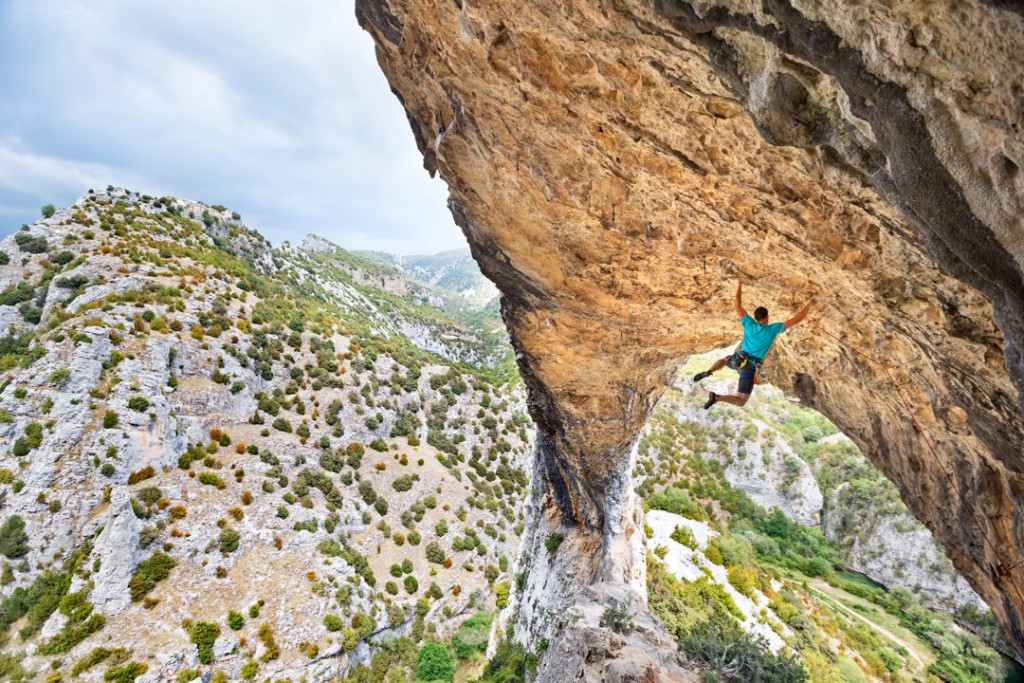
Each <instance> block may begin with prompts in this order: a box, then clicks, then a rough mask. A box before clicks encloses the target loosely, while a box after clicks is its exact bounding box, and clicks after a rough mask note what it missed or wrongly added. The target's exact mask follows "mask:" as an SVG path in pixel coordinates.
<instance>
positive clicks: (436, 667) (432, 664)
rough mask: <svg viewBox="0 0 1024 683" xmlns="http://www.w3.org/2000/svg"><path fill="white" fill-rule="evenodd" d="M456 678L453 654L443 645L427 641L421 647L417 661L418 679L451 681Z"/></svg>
mask: <svg viewBox="0 0 1024 683" xmlns="http://www.w3.org/2000/svg"><path fill="white" fill-rule="evenodd" d="M454 678H455V664H454V662H452V656H451V655H450V654H448V650H446V649H445V648H444V647H443V646H442V645H438V644H437V643H427V644H426V645H424V646H423V647H422V648H421V649H420V654H419V657H418V658H417V661H416V680H418V681H451V680H453V679H454Z"/></svg>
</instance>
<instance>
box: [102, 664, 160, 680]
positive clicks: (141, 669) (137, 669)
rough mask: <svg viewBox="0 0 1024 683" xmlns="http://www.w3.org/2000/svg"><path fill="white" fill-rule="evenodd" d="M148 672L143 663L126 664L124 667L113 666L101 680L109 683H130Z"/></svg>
mask: <svg viewBox="0 0 1024 683" xmlns="http://www.w3.org/2000/svg"><path fill="white" fill-rule="evenodd" d="M147 671H149V665H148V664H146V663H145V662H128V663H127V664H125V665H124V666H113V667H111V668H109V669H107V672H106V673H105V674H103V680H105V681H111V683H132V682H133V681H134V680H135V679H136V678H138V677H139V676H141V675H142V674H144V673H146V672H147Z"/></svg>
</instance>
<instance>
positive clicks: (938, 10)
mask: <svg viewBox="0 0 1024 683" xmlns="http://www.w3.org/2000/svg"><path fill="white" fill-rule="evenodd" d="M357 14H358V16H359V18H360V21H361V23H362V25H363V26H364V27H365V28H366V29H367V30H368V31H369V32H370V34H371V35H372V36H373V38H374V40H375V42H376V45H377V52H378V59H379V62H380V64H381V67H382V69H383V70H384V72H385V74H386V75H387V77H388V79H389V81H390V82H391V85H392V88H393V89H394V91H395V93H396V94H397V96H398V97H399V99H400V100H401V101H402V103H403V105H404V106H405V108H406V110H407V112H408V115H409V120H410V123H411V125H412V129H413V133H414V135H415V137H416V141H417V143H418V145H419V147H420V149H421V150H422V152H423V155H424V162H425V165H426V167H427V169H428V170H429V171H431V172H432V173H433V172H435V171H438V172H440V173H441V176H442V177H443V178H444V180H445V181H446V182H447V183H448V185H449V187H450V189H451V199H450V206H451V209H452V212H453V215H454V216H455V218H456V220H457V221H458V223H459V224H460V225H461V226H462V227H463V230H464V232H465V234H466V236H467V238H468V240H469V243H470V246H471V248H472V250H473V254H474V256H475V258H476V259H477V261H478V262H479V264H480V266H481V268H482V270H483V271H484V273H485V274H486V275H487V276H488V277H490V278H491V279H492V280H493V281H494V282H495V283H496V284H497V285H498V287H499V288H500V289H501V291H502V293H503V295H504V297H503V313H504V317H505V321H506V324H507V325H508V327H509V330H510V333H511V336H512V339H513V342H514V344H515V346H516V348H517V351H518V357H519V362H520V369H521V371H522V373H523V376H524V378H525V380H526V383H527V385H528V388H529V390H530V397H531V412H532V414H533V417H534V419H535V421H536V422H537V425H538V441H537V444H538V445H537V456H538V457H537V465H536V467H537V470H536V475H537V478H536V481H537V482H538V484H539V486H537V487H535V488H536V490H537V493H536V497H535V500H534V501H533V506H534V510H535V513H536V514H535V518H534V528H533V529H532V531H530V532H528V539H527V552H526V558H527V559H526V560H525V562H526V564H527V569H528V570H529V578H528V579H527V582H526V587H525V591H524V594H523V596H522V597H521V600H522V605H523V606H524V608H525V609H521V610H520V620H519V637H523V638H527V637H530V636H534V635H537V634H542V633H546V632H548V630H547V629H548V628H549V626H548V625H549V624H550V623H551V622H550V620H549V619H545V618H543V617H541V618H537V615H538V614H539V612H538V611H537V610H539V609H540V605H541V603H544V602H545V601H547V602H546V605H547V609H549V610H551V612H552V613H554V612H557V611H559V610H560V609H561V608H562V607H563V606H565V605H568V604H571V603H572V602H573V600H574V596H575V595H576V593H577V592H578V591H579V589H580V588H582V587H583V586H585V585H587V584H591V583H594V582H598V581H604V582H617V583H620V584H625V585H627V586H629V585H632V586H642V583H641V580H642V576H643V555H642V552H640V550H641V548H642V543H641V542H640V541H639V540H638V539H637V534H636V530H637V515H636V513H635V505H634V503H633V501H632V500H631V497H632V494H631V493H630V486H629V483H630V471H629V470H630V453H631V451H632V446H633V444H634V443H635V440H636V436H637V434H638V432H639V430H640V429H641V428H642V426H643V424H644V421H645V420H646V418H647V416H648V413H649V412H650V410H651V408H652V406H653V405H654V403H655V402H656V401H657V399H658V398H659V396H660V394H661V391H662V389H663V387H664V386H665V383H666V382H667V381H668V380H669V378H670V377H671V376H672V375H673V373H674V370H675V369H676V367H678V364H679V363H680V361H681V360H682V359H683V358H684V357H685V356H686V355H687V354H690V353H692V352H695V351H704V350H706V349H708V348H713V347H716V346H721V345H724V344H728V343H730V342H733V341H735V339H736V337H737V336H738V333H739V331H738V328H737V326H736V324H735V321H734V320H733V315H732V307H731V303H730V298H731V296H732V293H733V289H734V286H735V280H736V279H737V278H743V279H744V281H745V282H746V283H747V286H748V287H747V299H746V301H747V303H748V306H756V305H759V304H762V305H766V306H767V307H768V308H769V309H770V310H771V311H773V312H774V315H775V316H776V317H780V316H782V315H784V314H785V313H786V312H788V311H791V310H793V309H794V308H795V307H796V306H798V305H800V304H802V303H803V300H804V299H805V298H806V297H808V296H810V295H817V296H818V297H819V298H820V301H821V306H820V307H819V308H817V309H815V311H814V313H813V314H812V315H813V319H814V320H815V321H816V322H817V323H819V324H820V325H821V326H822V327H824V328H827V329H829V330H831V331H832V332H834V333H835V334H836V335H838V336H839V337H840V338H842V340H843V342H844V344H843V345H841V344H840V343H838V342H837V341H836V340H834V339H833V338H831V337H828V336H826V335H825V334H824V333H823V332H822V331H820V330H819V329H816V328H814V327H811V326H809V325H805V326H802V327H800V328H797V330H794V331H793V332H791V333H790V334H788V335H786V337H785V338H784V339H783V341H781V342H780V343H779V344H778V345H777V348H776V351H775V353H774V358H773V360H772V363H771V366H770V368H769V371H768V379H769V380H770V381H771V382H772V383H774V384H776V385H777V386H781V387H784V388H789V389H791V390H792V391H793V392H795V393H796V394H797V395H799V396H800V397H801V398H802V399H803V400H804V401H806V402H807V403H809V404H810V405H812V406H813V407H815V408H817V409H818V410H820V411H821V412H823V413H825V414H826V415H827V416H828V417H830V418H831V419H832V420H833V421H834V422H835V423H836V424H837V425H839V426H840V427H841V428H842V429H843V431H844V432H846V433H847V434H848V435H849V436H850V437H851V438H853V439H854V440H855V441H856V442H857V443H858V444H859V445H860V446H861V447H862V449H863V450H864V451H865V452H867V453H871V454H873V455H872V458H873V459H874V461H875V463H876V464H877V465H878V466H879V467H880V468H881V469H882V470H883V471H884V472H885V473H886V475H887V476H889V477H890V478H891V479H892V480H893V481H894V482H895V483H896V484H897V486H898V487H899V489H900V492H901V495H902V497H903V499H904V500H905V501H906V503H907V505H908V507H909V508H910V509H911V510H912V511H913V512H914V514H915V515H916V516H917V517H918V518H920V519H921V520H922V521H923V522H924V523H925V524H926V525H927V526H928V527H929V529H930V530H931V531H932V533H933V534H934V535H935V537H936V538H937V539H938V541H939V542H941V543H942V544H943V545H944V546H945V548H946V549H947V551H948V554H949V556H950V558H951V559H952V560H953V562H954V564H955V566H956V567H957V568H958V570H959V571H960V572H962V573H963V575H964V576H965V577H966V578H967V580H968V581H969V582H970V583H971V585H972V586H973V587H974V588H975V589H976V590H977V591H978V592H979V594H981V596H982V597H983V598H984V599H985V600H986V602H988V604H989V605H990V606H991V607H992V609H993V612H994V614H995V615H996V617H997V619H998V620H999V622H1000V623H1001V624H1002V626H1003V627H1004V630H1005V631H1006V634H1007V636H1008V637H1009V638H1010V640H1011V641H1012V642H1013V643H1015V645H1016V646H1017V647H1018V649H1020V650H1021V651H1024V564H1020V562H1021V559H1022V554H1021V552H1022V549H1024V541H1022V531H1021V525H1022V523H1024V514H1022V513H1024V496H1022V491H1024V477H1022V476H1021V475H1022V465H1024V459H1022V458H1021V448H1020V444H1021V443H1022V442H1024V420H1022V416H1021V403H1020V401H1019V397H1018V391H1020V390H1021V389H1022V388H1024V360H1022V356H1021V353H1020V349H1021V348H1022V344H1024V282H1022V276H1021V264H1022V263H1024V240H1021V239H1020V238H1021V235H1022V234H1024V226H1022V225H1021V216H1022V215H1024V212H1022V211H1021V209H1022V202H1024V175H1022V174H1021V172H1020V167H1021V165H1024V142H1022V137H1021V133H1020V130H1021V124H1022V123H1024V121H1022V117H1024V91H1022V89H1021V87H1020V83H1021V82H1022V81H1024V78H1022V76H1024V60H1022V59H1021V58H1020V55H1021V54H1024V17H1022V16H1021V14H1019V13H1016V12H1013V11H1010V10H1009V9H1006V8H1004V6H1003V5H1000V4H995V3H983V2H979V1H978V0H972V1H965V2H941V3H929V4H928V6H927V8H922V7H921V6H920V4H919V3H911V2H899V3H889V2H881V1H877V0H870V1H865V2H859V3H856V4H854V3H846V2H840V1H839V0H814V1H811V0H807V1H803V0H790V2H789V3H787V2H784V1H782V0H765V1H764V2H761V3H757V2H753V1H752V0H721V1H717V0H701V1H697V0H694V1H691V2H686V1H684V0H655V2H643V1H641V0H633V1H632V2H626V1H615V0H610V1H606V2H598V1H596V0H593V1H590V2H585V1H581V0H567V1H561V2H553V1H551V0H539V1H538V2H533V3H529V4H527V5H523V4H522V3H511V2H504V1H501V0H495V1H494V2H489V3H481V4H479V5H477V4H475V3H474V4H470V3H469V2H467V1H466V0H461V1H459V0H456V1H454V2H442V3H434V2H425V1H424V0H359V1H358V2H357ZM853 348H856V349H860V350H862V351H864V352H865V353H867V354H870V355H871V356H873V357H876V358H878V359H880V360H881V362H883V363H885V364H887V365H889V366H891V367H892V368H893V370H892V372H893V375H894V377H895V380H896V381H897V382H898V383H899V384H900V386H901V389H902V390H903V392H904V393H905V394H906V396H907V397H908V400H909V401H910V403H911V405H912V406H913V410H914V412H915V415H916V417H917V419H918V421H919V422H920V423H921V425H922V427H923V429H924V430H926V432H927V434H928V436H929V438H930V439H931V441H932V442H933V443H934V444H935V446H936V448H937V452H938V457H937V458H936V457H934V456H932V455H931V454H930V452H929V451H928V450H927V449H926V447H925V444H924V442H923V440H922V439H921V437H920V436H919V435H918V433H917V432H916V431H915V428H914V427H913V425H912V424H911V422H910V421H909V419H908V417H907V416H906V415H905V413H904V410H903V408H902V406H901V404H900V401H899V398H898V397H897V395H896V394H895V393H894V392H893V390H892V387H891V385H890V384H889V381H888V380H887V378H886V375H885V373H884V372H883V371H882V370H881V369H880V368H879V367H878V366H877V365H875V364H873V363H871V362H869V361H867V360H865V359H864V358H863V357H861V356H860V355H858V354H857V353H856V352H855V351H853ZM1014 384H1016V388H1015V386H1014ZM946 472H948V473H949V475H950V476H951V477H952V479H953V481H954V482H955V485H956V488H957V489H959V490H960V491H962V493H963V497H964V500H965V502H966V508H965V506H964V505H962V504H961V502H960V500H959V498H958V495H957V493H956V492H955V491H954V488H953V486H951V484H950V481H949V480H948V479H947V476H946ZM967 509H969V510H970V513H968V511H967ZM971 515H973V516H974V518H975V519H976V520H977V521H976V522H975V521H972V518H971ZM978 527H980V529H979V528H978ZM555 530H561V531H562V532H564V533H566V534H567V536H566V538H565V540H564V541H563V543H562V545H561V546H560V549H559V550H558V552H557V553H549V552H547V551H546V550H545V548H544V545H543V541H544V540H545V539H546V538H549V534H550V533H551V532H553V531H555ZM982 534H984V537H987V539H988V541H987V542H986V541H985V540H983V535H982ZM555 565H557V568H558V569H559V571H552V570H553V569H554V568H555ZM568 568H572V569H573V571H574V572H575V573H570V572H567V571H564V570H565V569H568ZM524 614H525V615H527V616H523V615H524ZM529 615H533V616H529Z"/></svg>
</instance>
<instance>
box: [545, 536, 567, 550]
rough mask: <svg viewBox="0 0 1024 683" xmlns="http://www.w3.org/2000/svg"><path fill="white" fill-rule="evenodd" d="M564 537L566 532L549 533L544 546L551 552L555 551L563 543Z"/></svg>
mask: <svg viewBox="0 0 1024 683" xmlns="http://www.w3.org/2000/svg"><path fill="white" fill-rule="evenodd" d="M564 539H565V534H562V533H557V532H556V533H553V534H549V535H548V537H547V538H545V539H544V547H545V548H547V549H548V552H549V553H553V552H555V551H556V550H558V546H560V545H562V541H563V540H564Z"/></svg>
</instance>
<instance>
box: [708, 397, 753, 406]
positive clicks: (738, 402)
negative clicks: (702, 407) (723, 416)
mask: <svg viewBox="0 0 1024 683" xmlns="http://www.w3.org/2000/svg"><path fill="white" fill-rule="evenodd" d="M749 398H750V394H725V395H722V394H716V395H715V403H729V404H732V405H734V406H741V407H742V406H745V405H746V404H747V400H748V399H749Z"/></svg>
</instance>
